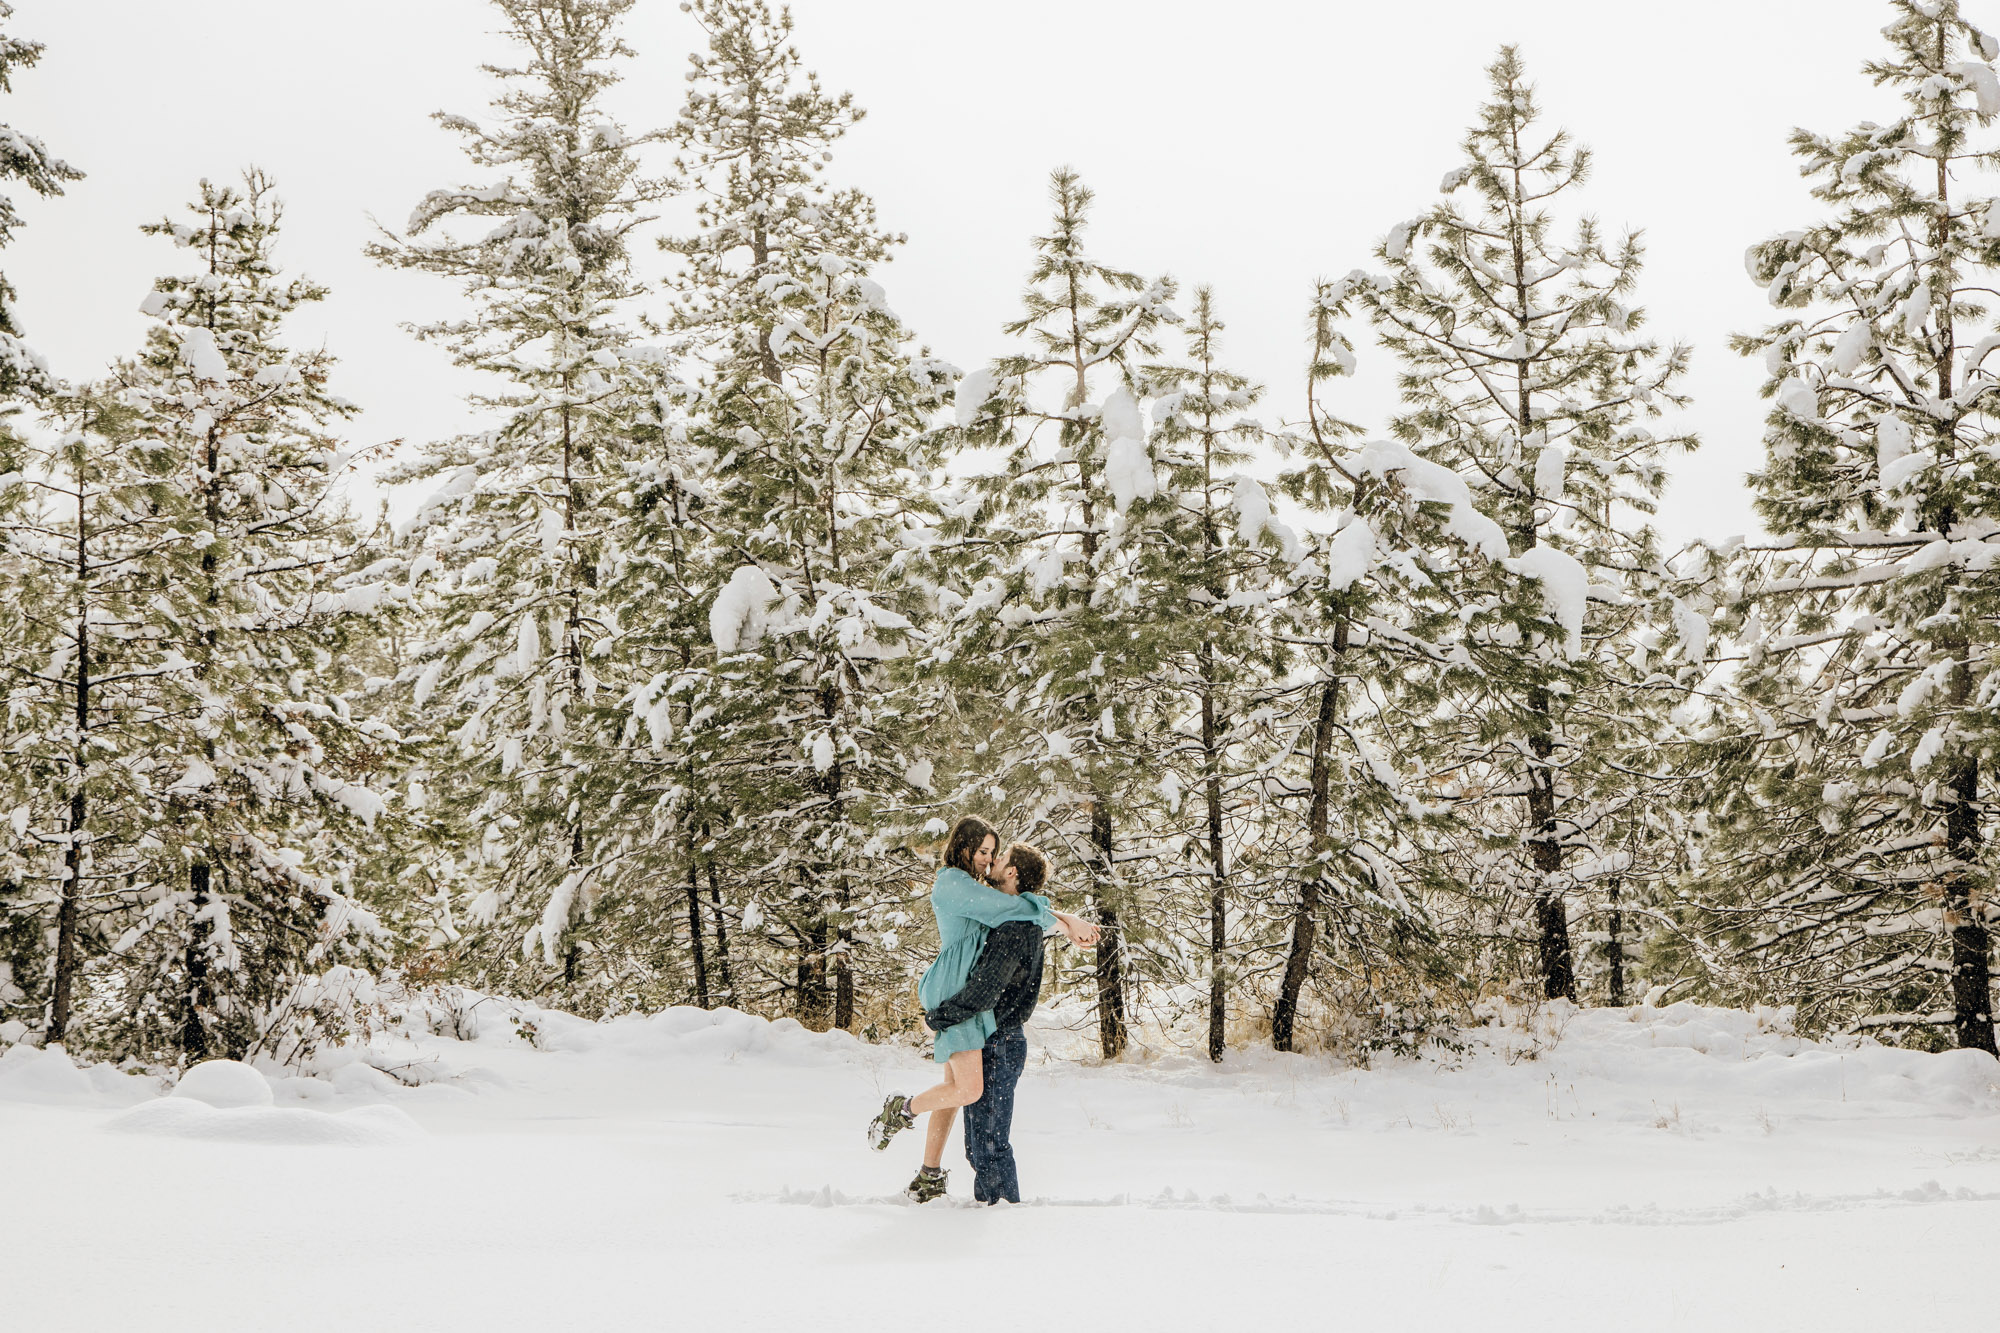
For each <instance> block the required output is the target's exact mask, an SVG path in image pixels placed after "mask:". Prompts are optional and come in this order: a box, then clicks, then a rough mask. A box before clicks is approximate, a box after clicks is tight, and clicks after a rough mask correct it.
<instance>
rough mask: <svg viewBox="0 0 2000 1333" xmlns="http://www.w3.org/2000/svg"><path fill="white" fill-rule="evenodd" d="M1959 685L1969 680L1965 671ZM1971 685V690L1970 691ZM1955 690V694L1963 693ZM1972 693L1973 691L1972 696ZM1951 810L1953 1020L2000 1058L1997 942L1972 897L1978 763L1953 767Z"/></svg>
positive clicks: (1977, 1045) (1948, 886)
mask: <svg viewBox="0 0 2000 1333" xmlns="http://www.w3.org/2000/svg"><path fill="white" fill-rule="evenodd" d="M1954 677H1955V679H1954V686H1956V685H1957V682H1958V681H1959V680H1966V677H1967V673H1966V670H1965V668H1964V667H1963V666H1960V667H1959V668H1958V669H1957V670H1956V672H1954ZM1969 683H1970V682H1969V681H1967V685H1968V687H1969ZM1958 692H1959V691H1958V689H1957V688H1954V690H1953V693H1958ZM1967 692H1968V693H1969V688H1968V691H1967ZM1949 790H1950V792H1951V805H1950V806H1949V808H1947V809H1946V811H1945V824H1944V827H1945V851H1946V853H1947V854H1948V855H1949V856H1950V857H1951V859H1952V860H1953V861H1954V862H1955V863H1956V864H1955V865H1954V866H1953V867H1952V869H1951V871H1950V873H1949V874H1947V875H1946V876H1945V882H1944V892H1945V901H1944V909H1945V921H1946V922H1947V923H1948V924H1949V925H1950V926H1951V1015H1952V1026H1953V1028H1954V1029H1955V1030H1956V1032H1957V1035H1958V1044H1959V1046H1960V1047H1963V1048H1969V1049H1971V1050H1975V1051H1985V1052H1987V1053H1988V1054H1990V1055H2000V1049H1996V1047H1995V1045H1994V1040H1993V966H1992V939H1991V935H1990V932H1989V931H1988V930H1987V928H1986V918H1985V911H1986V909H1985V904H1984V903H1982V902H1980V901H1979V900H1978V899H1977V898H1976V897H1975V896H1974V894H1973V884H1972V873H1971V870H1970V869H1969V867H1972V866H1975V865H1977V864H1979V851H1980V848H1979V811H1978V807H1977V806H1976V805H1975V804H1974V803H1975V802H1976V801H1977V800H1978V799H1979V760H1978V758H1977V757H1976V756H1967V757H1966V758H1964V759H1961V760H1960V761H1959V762H1958V763H1957V764H1955V765H1954V766H1953V771H1952V774H1951V777H1950V781H1949Z"/></svg>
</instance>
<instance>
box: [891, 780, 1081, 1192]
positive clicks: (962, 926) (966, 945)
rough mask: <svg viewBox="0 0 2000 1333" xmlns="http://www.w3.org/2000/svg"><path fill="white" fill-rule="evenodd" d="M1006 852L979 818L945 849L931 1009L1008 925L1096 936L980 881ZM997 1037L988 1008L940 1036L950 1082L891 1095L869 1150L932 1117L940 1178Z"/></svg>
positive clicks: (930, 973)
mask: <svg viewBox="0 0 2000 1333" xmlns="http://www.w3.org/2000/svg"><path fill="white" fill-rule="evenodd" d="M999 850H1000V835H999V834H997V833H995V832H994V831H993V828H992V826H991V825H989V824H988V823H987V822H986V821H985V820H983V819H980V818H979V817H978V816H976V815H967V816H966V817H965V818H964V819H961V820H959V821H958V825H957V827H955V828H953V829H952V831H951V837H950V838H949V839H948V840H947V841H946V843H945V852H944V864H943V865H942V866H940V867H938V872H937V880H936V882H935V883H934V884H933V885H932V886H931V911H932V913H933V914H934V915H935V916H936V917H937V928H938V957H937V961H936V962H934V963H932V964H931V965H930V967H929V968H928V969H926V970H925V972H924V976H923V980H922V981H920V982H919V983H918V984H917V998H918V1000H919V1001H920V1002H922V1004H923V1005H924V1007H925V1008H929V1007H931V1006H933V1005H936V1004H940V1003H942V1002H943V1001H945V1000H947V999H949V998H951V997H952V996H954V995H956V994H958V992H959V991H960V990H961V989H962V988H963V987H964V985H965V978H966V976H967V974H968V973H970V972H971V971H972V965H973V963H974V962H975V961H977V959H978V958H979V951H980V950H981V949H983V948H985V947H986V934H987V932H988V931H989V930H991V929H992V928H993V927H994V926H997V925H999V924H1000V923H1001V922H1003V921H1031V922H1034V923H1035V924H1037V925H1039V926H1041V927H1042V928H1043V929H1044V930H1048V929H1051V928H1053V929H1058V930H1061V931H1062V933H1063V934H1064V935H1065V936H1067V937H1068V938H1069V941H1070V943H1072V944H1080V943H1082V942H1084V941H1085V940H1087V939H1089V938H1091V937H1094V936H1095V935H1096V933H1097V932H1096V928H1095V927H1093V926H1091V925H1090V924H1089V923H1088V922H1085V921H1082V920H1079V919H1078V918H1076V917H1073V916H1070V915H1068V914H1067V913H1064V912H1057V911H1054V910H1052V909H1051V908H1050V907H1049V902H1048V899H1046V898H1044V897H1042V896H1041V895H1040V894H1037V893H1024V894H1021V895H1020V896H1018V897H1016V896H1013V895H1010V894H1006V893H1002V892H1001V891H1000V890H998V889H995V888H990V887H988V886H987V885H985V884H983V883H981V882H980V881H981V880H982V879H984V878H985V877H986V876H987V874H988V873H990V872H991V870H992V869H993V858H994V856H995V855H996V854H997V853H998V852H999ZM993 1031H994V1024H993V1011H992V1010H990V1009H988V1010H983V1011H981V1012H980V1013H978V1014H975V1015H974V1016H973V1017H971V1018H968V1019H966V1020H965V1021H964V1022H962V1023H959V1024H957V1025H956V1026H954V1027H950V1028H947V1029H945V1030H944V1031H943V1032H940V1033H938V1034H937V1039H936V1041H935V1042H934V1043H933V1044H932V1050H931V1058H932V1059H933V1060H935V1061H937V1063H939V1064H941V1065H943V1066H944V1067H945V1069H944V1082H942V1083H940V1084H938V1085H937V1086H936V1087H934V1088H931V1089H929V1090H927V1091H925V1092H920V1093H918V1094H917V1095H916V1096H914V1097H906V1096H904V1095H903V1094H902V1093H900V1092H897V1093H891V1094H890V1095H889V1097H888V1098H887V1099H886V1100H885V1101H884V1102H883V1103H882V1111H881V1113H880V1114H879V1115H877V1116H876V1117H875V1118H874V1119H873V1120H872V1121H870V1122H869V1124H868V1143H869V1146H870V1147H872V1148H874V1149H875V1150H876V1151H877V1152H880V1151H881V1150H882V1149H884V1148H887V1147H888V1146H889V1140H890V1139H891V1138H893V1137H895V1135H896V1134H897V1133H898V1132H900V1131H902V1130H905V1129H908V1128H910V1127H911V1126H912V1125H914V1124H916V1123H917V1117H918V1116H920V1115H924V1114H926V1113H929V1114H930V1116H931V1124H930V1129H929V1132H928V1133H927V1134H926V1135H925V1143H924V1166H925V1167H926V1168H927V1170H929V1171H931V1172H933V1173H935V1172H936V1171H937V1170H938V1166H939V1163H940V1161H941V1160H942V1159H943V1156H944V1141H945V1137H946V1136H947V1135H948V1134H949V1133H950V1132H951V1122H952V1118H953V1116H954V1114H955V1113H956V1112H957V1110H958V1108H959V1107H961V1106H970V1105H971V1104H972V1103H974V1102H976V1101H978V1100H979V1098H980V1096H981V1095H982V1094H983V1093H984V1092H985V1090H986V1088H985V1078H984V1076H983V1073H982V1070H981V1052H982V1051H983V1050H984V1048H985V1046H986V1039H987V1038H988V1037H990V1036H992V1035H993Z"/></svg>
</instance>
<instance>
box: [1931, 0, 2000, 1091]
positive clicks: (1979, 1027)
mask: <svg viewBox="0 0 2000 1333" xmlns="http://www.w3.org/2000/svg"><path fill="white" fill-rule="evenodd" d="M1936 38H1937V60H1938V63H1939V64H1943V63H1944V59H1945V54H1946V37H1945V24H1944V23H1942V22H1940V23H1939V24H1938V26H1937V32H1936ZM1950 166H1951V164H1950V162H1949V161H1948V160H1947V158H1946V157H1945V155H1944V154H1942V153H1940V154H1939V155H1938V159H1937V207H1936V209H1935V210H1934V211H1933V212H1932V215H1931V246H1932V250H1933V253H1934V254H1936V255H1937V256H1939V257H1943V256H1947V255H1949V254H1950V253H1951V220H1952V212H1951V171H1950ZM1940 285H1941V286H1943V288H1944V290H1943V292H1941V293H1937V294H1938V295H1942V296H1943V298H1944V301H1943V306H1944V309H1945V311H1946V312H1947V316H1946V317H1945V318H1943V319H1941V320H1939V321H1938V346H1937V361H1936V363H1935V372H1936V375H1937V391H1938V398H1939V400H1940V401H1943V402H1947V403H1948V402H1951V401H1952V400H1953V395H1954V392H1955V386H1954V385H1953V383H1952V375H1953V364H1954V357H1955V355H1956V350H1957V349H1956V342H1957V338H1956V333H1957V325H1956V323H1955V321H1954V320H1953V319H1952V318H1950V316H1949V311H1950V310H1951V301H1952V298H1953V295H1954V291H1953V287H1954V285H1955V275H1954V274H1953V273H1952V272H1950V271H1949V269H1947V271H1946V273H1945V281H1944V282H1943V283H1942V284H1940ZM1937 432H1938V436H1939V439H1938V456H1939V457H1940V458H1941V459H1946V460H1950V459H1955V458H1957V457H1958V452H1959V451H1958V429H1957V420H1956V418H1947V417H1939V418H1938V420H1937ZM1956 520H1957V514H1956V513H1955V512H1953V510H1952V508H1951V506H1950V505H1947V506H1946V507H1945V510H1944V512H1943V513H1942V514H1940V515H1939V517H1938V522H1937V531H1939V532H1941V533H1948V532H1950V531H1951V528H1952V525H1953V524H1954V523H1955V522H1956ZM1938 646H1939V647H1940V648H1942V649H1943V650H1944V651H1945V652H1947V653H1949V654H1950V656H1951V658H1952V660H1953V661H1954V662H1955V663H1956V665H1954V666H1953V668H1952V673H1951V685H1950V689H1951V702H1952V706H1953V708H1954V709H1956V710H1960V711H1963V710H1964V709H1965V708H1967V707H1968V706H1969V705H1970V704H1971V702H1972V673H1971V670H1970V667H1969V660H1970V657H1971V645H1970V644H1968V643H1966V642H1965V641H1964V640H1962V639H1959V638H1956V637H1953V638H1948V639H1944V640H1942V641H1940V643H1939V645H1938ZM1946 788H1947V790H1948V791H1950V793H1951V805H1950V807H1949V808H1948V809H1947V810H1946V811H1945V825H1944V827H1945V835H1944V845H1945V853H1946V855H1948V856H1950V857H1951V859H1952V860H1953V861H1954V862H1955V864H1954V865H1953V867H1952V869H1951V872H1950V873H1949V874H1947V875H1946V876H1945V883H1944V893H1945V901H1944V908H1945V920H1946V922H1947V923H1949V924H1950V926H1951V1013H1952V1026H1953V1028H1954V1029H1955V1031H1956V1033H1957V1035H1958V1044H1959V1046H1960V1047H1961V1048H1969V1049H1972V1050H1976V1051H1985V1052H1987V1053H1988V1054H1989V1055H1991V1054H2000V1050H1997V1049H1996V1047H1995V1044H1994V1040H1993V963H1992V943H1993V942H1992V938H1991V934H1990V932H1989V931H1988V930H1987V928H1986V907H1985V904H1984V903H1983V902H1980V901H1977V900H1976V898H1975V896H1974V893H1973V882H1972V867H1974V866H1976V865H1978V864H1979V861H1980V839H1979V809H1978V805H1977V802H1978V800H1979V756H1978V755H1977V753H1969V754H1966V755H1964V756H1963V757H1961V758H1960V759H1959V760H1958V761H1957V762H1956V763H1954V764H1953V766H1952V769H1951V772H1950V774H1949V777H1948V778H1947V782H1946Z"/></svg>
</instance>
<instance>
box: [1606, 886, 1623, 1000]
mask: <svg viewBox="0 0 2000 1333" xmlns="http://www.w3.org/2000/svg"><path fill="white" fill-rule="evenodd" d="M1618 888H1619V881H1617V880H1616V879H1614V880H1612V881H1611V930H1610V935H1611V942H1610V943H1609V944H1608V945H1606V946H1605V949H1604V958H1605V961H1606V962H1607V963H1609V964H1610V967H1611V1004H1612V1007H1614V1008H1621V1007H1623V1006H1624V1004H1625V935H1624V931H1625V914H1624V913H1623V912H1621V911H1620V910H1618Z"/></svg>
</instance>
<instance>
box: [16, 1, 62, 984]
mask: <svg viewBox="0 0 2000 1333" xmlns="http://www.w3.org/2000/svg"><path fill="white" fill-rule="evenodd" d="M13 15H14V10H13V6H11V5H9V4H7V3H5V0H0V93H7V92H11V91H12V90H13V77H14V72H15V71H16V70H20V69H26V68H29V67H30V66H32V65H34V64H35V62H36V61H38V60H40V59H41V55H42V50H43V47H42V44H41V43H39V42H31V41H26V40H24V39H22V38H19V37H15V36H13V35H11V34H9V33H7V32H6V31H4V26H5V25H6V24H7V22H8V21H9V20H11V19H12V18H13ZM81 175H82V173H81V172H78V171H77V170H76V169H75V168H73V167H71V166H70V165H68V164H67V163H65V162H63V161H61V160H60V159H58V158H55V157H52V156H50V154H49V151H48V149H47V148H45V147H44V146H43V145H42V143H41V141H40V140H38V139H35V138H33V137H31V136H29V135H26V134H22V133H21V132H19V131H18V130H15V129H14V128H12V127H11V126H9V125H6V124H0V186H4V185H5V183H6V182H9V181H21V182H23V183H25V184H26V185H27V187H28V188H29V189H30V190H33V191H34V192H36V193H37V194H40V195H44V196H47V195H53V194H61V193H62V187H63V184H64V182H66V181H72V180H77V179H79V178H80V177H81ZM20 222H21V218H20V214H19V213H18V212H17V211H16V210H15V208H14V203H13V200H12V198H11V197H10V196H9V195H8V194H6V193H5V192H4V190H0V248H4V247H5V246H6V245H7V244H8V242H10V241H11V240H12V239H13V234H14V229H15V228H16V227H18V226H19V225H20ZM13 302H14V288H13V287H12V285H11V284H9V283H8V281H7V279H6V276H5V275H4V274H0V523H6V524H9V525H13V524H17V523H24V524H27V525H29V526H30V527H32V526H34V524H35V514H36V507H35V502H34V497H33V496H32V495H31V493H30V490H29V488H28V487H27V486H25V485H19V484H14V483H15V481H16V479H17V478H18V477H19V475H20V474H21V473H22V471H23V470H24V469H28V468H30V467H32V466H34V460H31V458H30V451H29V450H28V447H27V444H26V442H25V441H23V440H22V439H20V438H19V437H17V435H16V434H15V433H14V431H13V430H11V429H10V419H11V418H12V417H14V416H15V415H16V414H18V413H19V411H20V410H21V404H20V402H19V401H17V400H18V399H20V398H22V397H24V396H25V397H30V398H32V397H34V396H37V395H40V394H43V393H46V392H48V391H50V390H52V389H53V388H54V387H55V384H54V380H53V377H52V376H51V375H50V374H49V371H48V367H47V365H46V363H44V362H43V360H42V358H41V357H39V356H38V355H36V354H35V352H34V351H33V350H32V349H30V348H29V347H28V345H27V344H26V343H25V342H24V341H22V338H21V329H20V324H19V321H18V320H17V319H16V317H15V315H14V310H13ZM17 560H19V561H26V562H28V563H26V564H17V563H16V561H17ZM44 572H45V571H43V570H42V569H40V568H38V567H37V565H36V564H35V560H34V557H33V556H30V555H25V554H16V553H14V552H12V551H11V550H10V549H9V548H8V547H7V546H0V579H5V580H8V581H10V582H13V583H15V584H16V585H17V586H19V587H22V588H25V587H27V586H29V585H30V584H33V583H35V582H36V581H37V580H39V579H40V578H41V577H42V576H43V574H44ZM46 629H47V627H46V626H37V625H36V624H34V623H32V622H30V621H29V620H28V619H27V618H26V617H25V616H9V617H4V618H0V662H7V663H11V664H24V663H27V662H29V661H32V660H37V659H41V658H44V657H46V655H47V653H48V651H49V650H50V647H51V644H52V642H53V641H52V640H51V639H50V638H49V637H48V635H47V634H46V633H45V631H46ZM22 685H23V682H20V681H10V682H8V683H7V686H6V688H10V689H11V688H14V687H17V686H22ZM45 795H46V789H45V788H44V787H43V786H42V784H41V782H40V781H39V780H38V779H37V778H36V777H33V776H31V775H30V773H29V771H28V770H27V768H26V767H24V766H7V767H6V768H4V769H0V803H4V805H5V808H6V809H7V810H8V811H10V812H11V811H20V812H22V813H21V815H20V817H19V818H17V819H15V821H14V822H15V823H16V824H17V825H19V827H17V828H16V830H15V837H14V838H13V839H11V840H9V841H8V842H7V844H6V850H5V851H0V935H4V936H5V937H6V938H8V939H18V940H19V941H20V944H19V947H18V948H15V947H12V946H0V947H6V948H7V950H8V952H7V956H4V957H0V969H4V970H6V971H7V972H10V973H11V972H12V971H14V970H15V966H14V964H13V963H11V962H9V961H8V958H10V957H17V956H18V958H19V959H20V961H21V963H22V968H23V971H22V976H23V979H24V980H25V979H27V976H26V972H27V970H28V968H29V964H28V957H29V954H30V953H32V952H35V951H38V950H39V948H40V944H39V936H40V934H41V927H40V924H39V921H38V916H37V914H36V913H35V912H33V911H31V910H30V909H29V907H28V906H27V904H26V903H25V901H24V896H25V895H26V894H27V892H28V890H27V887H26V881H27V879H28V878H29V877H30V876H31V875H32V874H33V873H35V867H34V866H32V865H31V862H33V861H34V860H36V857H35V855H34V852H33V847H34V844H32V843H30V842H28V841H27V840H26V836H25V830H26V827H27V825H28V823H29V822H30V817H29V812H31V811H32V810H33V809H34V808H35V803H36V802H37V801H39V800H40V799H41V798H42V797H44V796H45ZM36 822H38V823H39V821H36ZM10 921H11V922H13V923H14V924H13V925H12V926H10V925H9V922H10ZM24 1003H29V998H28V993H27V991H26V990H24V989H23V988H22V987H21V986H19V985H17V984H16V983H15V981H14V980H12V979H10V978H9V976H6V975H0V1013H4V1012H5V1011H6V1008H7V1007H8V1006H17V1005H22V1004H24ZM12 1021H19V1020H12Z"/></svg>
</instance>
